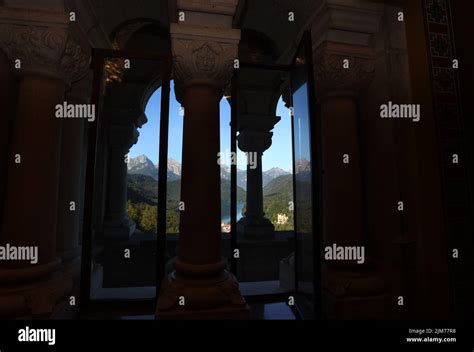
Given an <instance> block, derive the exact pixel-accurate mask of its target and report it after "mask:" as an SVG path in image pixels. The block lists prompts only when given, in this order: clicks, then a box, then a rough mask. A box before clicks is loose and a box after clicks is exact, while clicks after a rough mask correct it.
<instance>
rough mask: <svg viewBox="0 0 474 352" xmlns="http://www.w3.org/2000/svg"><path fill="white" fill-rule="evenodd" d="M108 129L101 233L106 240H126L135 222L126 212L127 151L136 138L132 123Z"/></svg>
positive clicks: (131, 232)
mask: <svg viewBox="0 0 474 352" xmlns="http://www.w3.org/2000/svg"><path fill="white" fill-rule="evenodd" d="M108 132H109V169H108V180H109V182H108V184H107V206H106V214H105V222H104V235H105V238H106V239H108V240H113V241H121V240H127V239H129V238H130V236H131V235H132V234H133V233H134V232H135V228H136V224H135V222H133V220H131V219H130V218H129V217H128V214H127V162H126V161H127V154H128V152H129V150H130V148H131V147H132V145H134V144H135V143H136V142H137V140H138V131H137V129H136V128H135V127H134V126H120V125H111V126H109V129H108Z"/></svg>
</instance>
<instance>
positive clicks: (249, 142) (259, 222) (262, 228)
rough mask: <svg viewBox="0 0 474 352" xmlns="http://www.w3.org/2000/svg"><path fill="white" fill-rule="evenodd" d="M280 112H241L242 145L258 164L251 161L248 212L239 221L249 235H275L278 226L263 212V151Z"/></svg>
mask: <svg viewBox="0 0 474 352" xmlns="http://www.w3.org/2000/svg"><path fill="white" fill-rule="evenodd" d="M280 119H281V118H280V117H279V116H274V115H269V116H265V115H263V116H259V115H239V118H238V124H239V126H238V131H239V136H238V144H239V149H240V150H242V151H243V152H246V153H253V154H254V155H255V156H256V160H255V164H254V165H251V164H250V163H247V204H246V212H245V216H244V217H243V218H242V219H240V221H239V222H238V224H237V229H238V231H239V233H242V234H243V236H244V237H245V238H248V239H271V238H273V237H274V235H275V227H274V226H273V224H272V222H271V221H270V220H268V219H267V218H266V217H265V213H264V212H263V184H262V155H263V152H264V151H265V150H267V149H268V148H270V146H271V144H272V136H273V133H272V132H270V131H271V130H272V129H273V127H274V126H275V124H276V123H278V121H280Z"/></svg>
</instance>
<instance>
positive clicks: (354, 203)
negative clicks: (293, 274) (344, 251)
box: [321, 95, 364, 246]
mask: <svg viewBox="0 0 474 352" xmlns="http://www.w3.org/2000/svg"><path fill="white" fill-rule="evenodd" d="M321 116H323V123H322V129H323V131H322V136H323V145H322V150H323V153H324V157H323V169H324V192H325V195H324V216H325V218H324V223H325V226H326V231H327V233H328V237H327V238H326V242H327V243H326V244H327V245H332V243H336V244H337V245H349V246H352V245H363V244H364V238H363V223H362V220H363V213H362V208H363V204H362V180H361V170H360V151H359V138H358V135H359V131H358V116H357V104H356V97H355V96H353V95H335V96H331V97H328V98H326V99H324V100H323V101H322V102H321ZM345 156H347V157H348V163H347V164H346V163H344V162H343V161H344V157H345Z"/></svg>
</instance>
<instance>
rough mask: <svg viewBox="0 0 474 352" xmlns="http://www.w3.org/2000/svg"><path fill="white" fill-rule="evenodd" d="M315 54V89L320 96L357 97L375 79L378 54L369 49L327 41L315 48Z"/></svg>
mask: <svg viewBox="0 0 474 352" xmlns="http://www.w3.org/2000/svg"><path fill="white" fill-rule="evenodd" d="M313 57H314V62H315V63H314V75H315V82H316V89H317V93H318V96H320V97H324V96H328V95H341V94H342V95H344V94H346V95H354V96H357V94H358V93H359V92H360V90H362V89H364V88H366V87H367V86H369V84H370V83H371V82H372V80H373V78H374V74H375V55H374V53H373V51H372V49H370V48H367V47H361V46H354V45H348V44H340V43H332V42H326V43H324V44H322V45H320V46H319V47H318V48H316V49H314V48H313ZM346 60H347V61H346Z"/></svg>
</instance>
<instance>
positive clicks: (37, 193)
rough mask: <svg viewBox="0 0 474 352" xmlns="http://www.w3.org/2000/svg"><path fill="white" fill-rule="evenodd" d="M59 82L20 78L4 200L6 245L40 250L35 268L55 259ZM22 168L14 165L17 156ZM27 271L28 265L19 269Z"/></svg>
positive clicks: (61, 98)
mask: <svg viewBox="0 0 474 352" xmlns="http://www.w3.org/2000/svg"><path fill="white" fill-rule="evenodd" d="M64 92H65V83H64V82H63V81H62V80H59V79H52V78H47V77H43V76H35V75H24V76H22V78H21V81H20V85H19V96H18V107H17V117H16V121H15V127H14V131H13V136H12V144H11V155H10V160H9V173H8V181H7V189H6V195H5V210H4V222H3V233H4V242H6V243H10V244H11V245H18V246H21V245H23V246H38V248H39V263H40V264H45V263H49V262H52V261H53V260H54V259H55V257H56V220H57V199H58V187H57V185H58V184H59V159H60V147H59V146H60V133H61V123H62V121H61V120H60V119H57V118H56V117H55V106H56V105H57V104H61V103H62V102H63V101H64ZM16 155H18V156H20V157H21V163H20V164H17V163H15V156H16ZM23 265H27V266H29V265H30V263H23Z"/></svg>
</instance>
